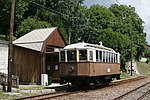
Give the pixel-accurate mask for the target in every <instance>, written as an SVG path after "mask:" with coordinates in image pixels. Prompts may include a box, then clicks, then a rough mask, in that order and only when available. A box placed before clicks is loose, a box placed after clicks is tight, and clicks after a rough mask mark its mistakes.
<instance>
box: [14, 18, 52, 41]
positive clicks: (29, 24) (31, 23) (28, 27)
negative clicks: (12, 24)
mask: <svg viewBox="0 0 150 100" xmlns="http://www.w3.org/2000/svg"><path fill="white" fill-rule="evenodd" d="M48 27H51V25H50V24H49V23H47V22H44V21H38V20H37V19H34V18H30V17H29V18H28V19H25V20H24V21H23V22H21V25H20V26H19V27H18V28H17V30H16V33H15V36H16V37H17V38H19V37H21V36H22V35H25V34H27V33H28V32H30V31H32V30H34V29H38V28H48Z"/></svg>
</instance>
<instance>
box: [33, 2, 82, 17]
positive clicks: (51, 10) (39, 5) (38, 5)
mask: <svg viewBox="0 0 150 100" xmlns="http://www.w3.org/2000/svg"><path fill="white" fill-rule="evenodd" d="M31 3H32V4H34V5H36V6H37V7H42V8H44V9H46V10H48V11H50V12H52V13H57V14H59V15H62V16H65V17H69V18H70V16H69V15H67V14H64V13H61V12H58V11H56V10H53V9H50V8H47V7H45V6H44V5H41V4H39V3H36V2H31ZM71 18H74V19H79V18H80V17H71Z"/></svg>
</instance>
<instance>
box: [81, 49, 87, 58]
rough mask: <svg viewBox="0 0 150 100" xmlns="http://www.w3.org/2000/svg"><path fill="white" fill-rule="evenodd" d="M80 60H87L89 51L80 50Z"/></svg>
mask: <svg viewBox="0 0 150 100" xmlns="http://www.w3.org/2000/svg"><path fill="white" fill-rule="evenodd" d="M79 60H87V50H79Z"/></svg>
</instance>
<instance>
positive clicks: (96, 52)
mask: <svg viewBox="0 0 150 100" xmlns="http://www.w3.org/2000/svg"><path fill="white" fill-rule="evenodd" d="M98 56H99V54H98V50H96V61H97V62H99V59H98Z"/></svg>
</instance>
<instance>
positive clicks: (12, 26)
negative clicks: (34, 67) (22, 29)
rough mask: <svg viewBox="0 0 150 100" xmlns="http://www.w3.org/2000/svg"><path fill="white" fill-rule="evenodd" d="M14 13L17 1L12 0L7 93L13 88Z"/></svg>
mask: <svg viewBox="0 0 150 100" xmlns="http://www.w3.org/2000/svg"><path fill="white" fill-rule="evenodd" d="M14 11H15V0H12V6H11V19H10V37H9V39H10V40H9V56H8V84H7V85H8V86H7V92H11V88H12V52H13V44H12V37H13V29H14Z"/></svg>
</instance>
